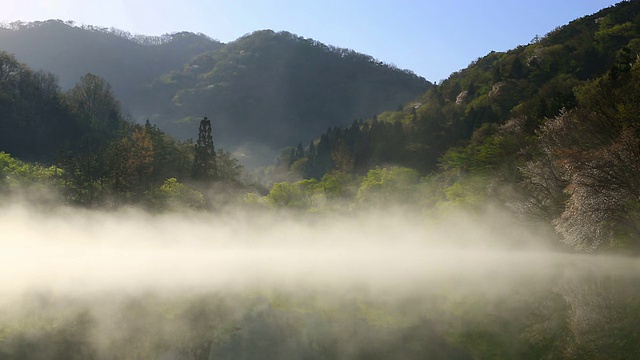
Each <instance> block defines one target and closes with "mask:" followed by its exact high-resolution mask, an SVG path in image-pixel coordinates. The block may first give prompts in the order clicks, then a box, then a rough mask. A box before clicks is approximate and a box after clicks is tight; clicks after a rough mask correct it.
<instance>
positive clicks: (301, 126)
mask: <svg viewBox="0 0 640 360" xmlns="http://www.w3.org/2000/svg"><path fill="white" fill-rule="evenodd" d="M0 50H4V51H7V52H9V53H13V54H15V56H16V58H17V59H18V60H19V61H21V62H24V63H25V64H27V65H29V66H30V67H31V68H33V69H43V70H45V71H47V72H51V73H53V74H55V75H56V76H58V77H59V79H60V85H61V87H62V88H63V89H67V88H70V87H71V86H72V85H73V84H74V83H75V82H76V81H78V79H79V78H80V76H82V75H84V74H85V73H88V72H90V73H94V74H97V75H99V76H101V77H103V78H105V79H106V80H107V81H108V82H109V83H110V84H111V85H112V87H113V90H114V94H115V95H116V97H117V98H119V99H120V100H121V102H122V105H123V108H124V110H125V111H128V112H129V113H130V114H131V115H132V116H133V117H134V118H135V119H137V120H139V121H140V122H144V121H145V120H146V119H150V120H151V121H152V122H153V123H156V124H157V125H159V126H160V127H161V128H163V129H165V130H166V131H167V132H169V133H170V134H172V135H174V136H176V137H178V138H181V139H186V138H193V137H194V136H195V135H196V134H197V126H198V123H199V121H200V119H201V118H202V117H203V116H205V115H206V116H208V117H209V118H211V119H212V120H213V126H214V139H215V141H216V142H217V143H220V144H221V145H223V146H224V147H226V148H230V149H233V148H238V147H240V146H242V145H247V144H254V145H256V144H260V148H261V149H270V150H272V151H275V150H277V149H279V148H281V147H283V146H285V145H287V144H289V143H291V142H293V141H295V140H297V139H311V138H312V137H313V136H314V135H315V134H317V133H319V132H321V131H323V130H325V129H326V128H327V127H331V126H338V125H346V124H349V123H350V122H352V121H353V120H354V119H359V118H366V117H369V116H371V115H373V114H376V113H379V112H382V111H386V110H390V109H395V108H397V107H398V106H399V105H400V104H403V103H405V102H407V101H408V100H410V99H412V98H414V97H416V96H417V95H419V94H421V93H423V92H424V91H425V90H427V89H428V88H429V87H430V86H431V84H430V83H429V82H428V81H426V80H425V79H423V78H421V77H419V76H417V75H415V74H413V73H412V72H410V71H406V70H400V69H397V68H395V67H394V66H391V65H388V64H385V63H383V62H381V61H378V60H376V59H374V58H372V57H370V56H367V55H363V54H359V53H357V52H355V51H352V50H348V49H341V48H336V47H332V46H327V45H324V44H321V43H319V42H317V41H314V40H311V39H305V38H302V37H299V36H296V35H293V34H290V33H287V32H280V33H275V32H273V31H270V30H264V31H257V32H254V33H252V34H249V35H246V36H243V37H241V38H240V39H238V40H236V41H233V42H231V43H228V44H221V43H219V42H217V41H215V40H212V39H210V38H208V37H207V36H204V35H202V34H192V33H185V32H183V33H175V34H172V35H165V36H162V37H144V36H132V35H131V34H128V33H125V32H123V31H119V30H116V29H103V28H95V27H90V26H84V27H77V26H73V25H72V24H70V23H64V22H62V21H59V20H50V21H45V22H38V23H31V24H22V25H18V26H14V27H13V28H11V29H0ZM244 150H247V149H246V147H245V148H244ZM255 153H256V151H254V154H255ZM270 154H271V152H269V155H267V157H266V158H265V159H263V160H262V161H270V160H272V155H270Z"/></svg>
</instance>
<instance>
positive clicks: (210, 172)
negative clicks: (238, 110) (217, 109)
mask: <svg viewBox="0 0 640 360" xmlns="http://www.w3.org/2000/svg"><path fill="white" fill-rule="evenodd" d="M194 149H195V151H194V158H193V169H192V173H191V174H192V177H193V179H194V180H197V181H204V182H211V181H215V180H217V179H218V168H217V161H216V160H217V159H216V152H215V148H214V146H213V136H212V135H211V121H210V120H209V119H207V117H206V116H205V117H204V119H202V120H201V121H200V128H199V130H198V141H197V142H196V144H195V148H194Z"/></svg>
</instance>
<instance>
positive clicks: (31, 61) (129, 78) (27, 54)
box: [0, 20, 222, 107]
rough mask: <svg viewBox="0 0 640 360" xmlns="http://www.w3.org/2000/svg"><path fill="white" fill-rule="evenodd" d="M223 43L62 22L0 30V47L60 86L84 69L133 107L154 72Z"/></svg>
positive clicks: (69, 83)
mask: <svg viewBox="0 0 640 360" xmlns="http://www.w3.org/2000/svg"><path fill="white" fill-rule="evenodd" d="M221 46H222V44H221V43H220V42H218V41H215V40H212V39H210V38H209V37H207V36H205V35H202V34H192V33H186V32H182V33H175V34H168V35H164V36H162V37H145V36H132V35H131V34H128V33H126V32H123V31H120V30H117V29H104V28H96V27H91V26H85V27H76V26H72V24H71V23H65V22H62V21H60V20H48V21H44V22H34V23H28V24H19V25H16V26H14V27H12V28H4V29H0V50H2V51H6V52H8V53H11V54H14V55H15V56H16V58H17V59H18V60H19V61H21V62H23V63H25V64H27V65H28V66H29V67H30V68H32V69H35V70H40V69H42V70H44V71H46V72H51V73H53V74H55V75H56V76H57V77H58V79H59V82H60V86H61V87H62V88H63V89H69V88H71V87H72V86H73V85H74V84H75V83H76V82H77V81H78V80H79V79H80V77H81V76H83V75H85V74H86V73H93V74H96V75H99V76H101V77H103V78H105V79H106V80H107V81H108V82H109V83H110V84H111V86H112V87H113V89H114V92H115V95H116V96H117V97H118V98H119V99H121V100H122V102H123V104H124V105H125V107H130V106H135V101H136V100H135V99H136V96H137V94H139V93H140V92H141V91H142V90H143V89H144V86H145V85H146V84H147V83H149V82H150V81H152V80H153V79H155V78H156V77H157V76H160V75H161V74H163V73H165V72H167V71H170V70H172V69H175V68H177V67H181V66H182V64H184V63H185V62H187V61H189V60H191V58H192V57H194V56H195V55H197V54H199V53H202V52H205V51H211V50H215V49H218V48H220V47H221Z"/></svg>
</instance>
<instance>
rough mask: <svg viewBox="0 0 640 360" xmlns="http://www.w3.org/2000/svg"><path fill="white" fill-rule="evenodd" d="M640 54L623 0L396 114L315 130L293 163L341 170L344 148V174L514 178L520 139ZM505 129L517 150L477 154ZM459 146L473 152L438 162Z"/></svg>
mask: <svg viewBox="0 0 640 360" xmlns="http://www.w3.org/2000/svg"><path fill="white" fill-rule="evenodd" d="M638 54H640V2H638V1H624V2H621V3H619V4H618V5H616V6H614V7H610V8H606V9H603V10H601V11H599V12H598V13H596V14H593V15H589V16H585V17H583V18H580V19H577V20H575V21H572V22H571V23H569V24H566V25H563V26H559V27H558V28H556V29H555V30H554V31H552V32H550V33H549V34H547V35H546V36H544V37H542V38H539V37H538V38H536V39H534V40H532V41H531V43H530V44H527V45H521V46H518V47H516V48H514V49H513V50H510V51H506V52H491V53H489V54H487V55H485V56H482V57H479V58H478V59H477V60H475V61H473V62H472V63H471V64H470V65H469V66H468V67H467V68H465V69H461V70H460V71H457V72H454V73H453V74H451V75H450V76H449V78H447V79H446V80H444V81H443V82H442V83H441V84H438V85H437V86H433V87H431V88H430V89H428V90H427V91H425V92H424V93H423V94H422V95H421V96H418V97H416V98H415V99H414V100H413V101H410V102H407V103H405V106H404V107H403V108H402V109H401V110H399V111H388V112H384V113H382V114H378V115H377V116H376V117H375V118H371V119H369V120H368V121H366V122H354V123H353V124H351V125H350V126H348V127H340V128H333V129H329V131H326V132H324V133H318V135H316V137H315V138H316V139H315V141H314V144H313V147H311V146H309V147H307V148H306V149H304V151H305V152H306V153H305V154H302V151H298V152H297V154H298V155H296V154H295V153H294V156H292V157H291V158H290V161H289V162H290V164H291V165H292V164H293V163H294V162H296V161H298V160H301V159H303V158H304V159H306V160H305V161H306V165H305V167H304V169H302V171H300V168H299V166H300V165H299V164H298V165H296V170H297V171H299V172H301V175H302V176H303V177H315V178H321V177H322V175H323V174H325V173H327V172H330V171H332V170H335V169H336V168H339V167H340V166H339V165H338V164H337V162H336V161H335V160H334V159H332V156H336V153H340V152H342V153H344V156H342V157H345V156H346V157H347V158H348V159H349V161H348V168H349V169H351V170H355V171H356V172H359V173H363V172H366V171H367V170H368V169H371V168H372V167H375V166H377V165H381V166H382V165H388V164H396V165H402V166H408V167H411V168H414V169H418V170H419V171H420V172H421V173H422V174H428V173H431V172H438V171H440V170H441V169H442V165H443V162H446V161H453V160H456V161H460V162H461V163H459V164H458V165H457V166H462V167H463V168H464V169H465V170H470V169H478V168H479V167H483V166H484V167H485V170H486V168H495V169H497V168H500V167H503V168H505V169H506V168H508V169H511V173H510V174H508V175H507V174H500V176H509V177H511V178H513V177H517V176H518V175H517V168H518V165H519V164H504V163H501V162H502V161H507V158H509V156H511V158H509V159H510V160H514V159H515V158H516V157H517V154H522V153H523V151H521V149H519V148H518V146H525V145H526V144H527V143H526V142H524V141H523V140H526V139H527V136H528V137H534V136H535V135H536V134H535V131H536V130H537V129H539V128H540V126H541V125H543V124H544V123H545V122H546V121H547V119H552V118H554V117H556V116H558V115H559V114H560V113H561V111H562V110H563V109H565V110H570V109H573V108H575V107H576V106H577V105H578V102H579V98H580V94H581V92H583V88H584V87H585V86H588V85H589V84H591V83H592V82H593V80H594V79H598V78H601V77H602V76H605V75H606V74H608V73H610V72H612V74H613V75H611V76H617V75H616V74H620V73H622V72H625V71H628V70H629V68H630V67H631V65H630V64H633V63H634V61H635V60H636V59H637V58H638ZM507 123H510V124H518V128H519V130H518V131H521V132H522V134H523V138H521V139H518V140H517V141H516V142H515V143H514V144H513V145H514V146H513V147H512V148H509V149H506V148H504V149H499V151H500V152H501V155H500V156H498V154H497V153H496V151H498V149H486V148H485V149H484V150H480V146H479V145H481V143H482V141H484V140H485V139H492V135H494V134H495V133H496V131H497V130H496V129H497V128H499V127H501V126H505V124H507ZM493 139H494V140H495V138H493ZM298 140H299V141H301V142H302V143H303V144H307V143H308V142H305V141H306V139H304V138H300V139H298ZM496 141H497V140H496ZM296 143H298V141H294V142H291V143H290V144H289V145H290V146H295V145H296ZM494 145H495V144H494ZM502 145H503V146H506V143H503V144H502ZM458 147H462V148H465V149H466V150H463V152H464V151H466V152H467V153H466V154H465V155H464V156H462V155H463V154H458V155H460V156H458V157H449V158H445V159H443V158H442V156H443V155H445V154H446V153H447V152H448V151H452V150H454V149H456V148H458ZM481 151H487V152H488V153H481ZM465 156H466V158H465ZM474 157H475V158H474ZM463 159H464V161H465V162H466V163H462V161H463ZM445 167H446V166H445Z"/></svg>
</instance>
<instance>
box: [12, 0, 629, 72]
mask: <svg viewBox="0 0 640 360" xmlns="http://www.w3.org/2000/svg"><path fill="white" fill-rule="evenodd" d="M8 1H9V6H8V7H7V6H4V7H3V11H2V13H0V21H6V22H12V21H16V20H22V21H36V20H47V19H61V20H65V21H66V20H73V21H75V22H77V23H78V24H87V25H97V26H105V27H116V28H119V29H122V30H126V31H129V32H131V33H135V34H145V35H161V34H164V33H170V32H176V31H183V30H186V31H193V32H202V33H204V34H207V35H209V36H211V37H213V38H216V39H218V40H220V41H223V42H229V41H232V40H234V39H236V38H238V37H240V36H242V35H244V34H247V33H250V32H252V31H255V30H261V29H273V30H276V31H278V30H286V31H290V32H292V33H295V34H297V35H300V36H303V37H306V38H313V39H316V40H319V41H321V42H323V43H326V44H329V45H334V46H339V47H344V48H350V49H354V50H356V51H359V52H362V53H366V54H369V55H372V56H373V57H375V58H377V59H379V60H381V61H384V62H387V63H392V64H394V65H396V66H398V67H400V68H403V69H410V70H412V71H414V72H415V73H416V74H418V75H420V76H423V77H425V78H426V79H427V80H430V81H439V80H441V79H444V78H446V77H448V76H449V74H451V73H452V72H454V71H457V70H460V69H462V68H464V67H466V66H467V65H468V64H469V63H470V62H471V61H473V60H475V59H477V58H478V57H480V56H483V55H485V54H487V53H488V52H490V51H492V50H495V51H505V50H508V49H511V48H514V47H516V46H518V45H521V44H526V43H528V42H529V41H530V40H531V39H532V38H533V37H534V36H535V35H541V36H542V35H544V34H546V33H548V32H549V31H551V30H553V29H554V28H555V27H557V26H559V25H563V24H566V23H568V22H569V21H571V20H573V19H576V18H578V17H581V16H584V15H590V14H592V13H594V12H596V11H598V10H600V9H601V8H604V7H607V6H610V5H613V4H615V3H617V2H618V1H615V0H535V1H533V0H484V1H480V0H449V1H448V0H422V1H420V0H394V1H391V0H387V1H379V0H367V1H364V0H320V1H318V0H316V1H308V0H304V1H303V0H299V1H292V0H272V1H261V0H236V1H219V0H181V1H167V0H110V1H104V0H103V1H94V0H8Z"/></svg>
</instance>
